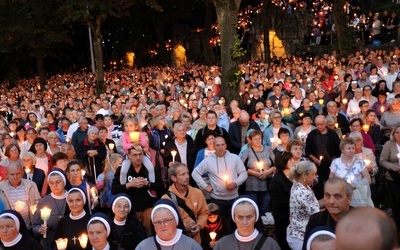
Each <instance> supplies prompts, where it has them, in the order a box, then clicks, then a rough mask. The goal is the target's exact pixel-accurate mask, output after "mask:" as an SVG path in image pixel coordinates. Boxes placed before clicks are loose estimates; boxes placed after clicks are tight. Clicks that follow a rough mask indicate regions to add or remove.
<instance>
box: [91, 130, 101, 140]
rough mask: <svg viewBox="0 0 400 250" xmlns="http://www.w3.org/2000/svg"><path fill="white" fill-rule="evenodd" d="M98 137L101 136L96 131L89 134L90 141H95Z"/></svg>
mask: <svg viewBox="0 0 400 250" xmlns="http://www.w3.org/2000/svg"><path fill="white" fill-rule="evenodd" d="M98 136H99V133H98V132H96V131H91V132H90V133H89V134H88V139H89V141H95V140H96V139H97V137H98Z"/></svg>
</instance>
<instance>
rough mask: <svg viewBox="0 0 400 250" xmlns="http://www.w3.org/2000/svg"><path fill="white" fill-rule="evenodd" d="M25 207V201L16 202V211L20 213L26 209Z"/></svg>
mask: <svg viewBox="0 0 400 250" xmlns="http://www.w3.org/2000/svg"><path fill="white" fill-rule="evenodd" d="M25 205H26V203H25V202H23V201H16V202H15V211H17V212H18V213H20V212H21V211H22V209H24V207H25Z"/></svg>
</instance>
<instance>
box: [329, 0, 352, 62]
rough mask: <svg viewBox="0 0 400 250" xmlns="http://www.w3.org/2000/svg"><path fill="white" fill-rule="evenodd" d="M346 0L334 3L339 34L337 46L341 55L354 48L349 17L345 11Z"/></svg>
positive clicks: (338, 0)
mask: <svg viewBox="0 0 400 250" xmlns="http://www.w3.org/2000/svg"><path fill="white" fill-rule="evenodd" d="M344 4H345V0H337V1H336V2H335V4H334V5H333V20H334V23H335V29H336V34H337V43H336V44H337V46H338V52H339V54H340V55H342V56H345V55H346V54H347V53H349V52H350V51H351V49H352V46H353V42H352V41H351V40H350V39H351V37H352V36H351V33H350V31H349V29H348V28H347V18H346V14H345V13H344V11H343V6H344Z"/></svg>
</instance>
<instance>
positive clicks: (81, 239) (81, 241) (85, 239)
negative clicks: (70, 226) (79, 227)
mask: <svg viewBox="0 0 400 250" xmlns="http://www.w3.org/2000/svg"><path fill="white" fill-rule="evenodd" d="M78 240H79V244H80V245H81V247H82V248H83V249H85V248H86V246H87V242H88V236H87V234H82V235H81V236H79V237H78Z"/></svg>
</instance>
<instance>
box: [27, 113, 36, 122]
mask: <svg viewBox="0 0 400 250" xmlns="http://www.w3.org/2000/svg"><path fill="white" fill-rule="evenodd" d="M28 118H29V121H31V122H36V115H34V114H29V116H28Z"/></svg>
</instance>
